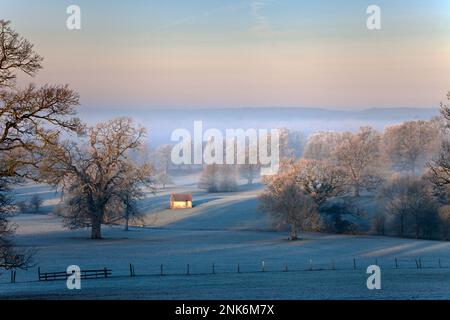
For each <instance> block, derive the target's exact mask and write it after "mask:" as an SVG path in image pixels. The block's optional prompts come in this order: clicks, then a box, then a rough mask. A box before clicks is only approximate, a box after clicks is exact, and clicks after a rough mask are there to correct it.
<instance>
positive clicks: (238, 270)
mask: <svg viewBox="0 0 450 320" xmlns="http://www.w3.org/2000/svg"><path fill="white" fill-rule="evenodd" d="M237 273H241V266H240V265H239V263H238V265H237Z"/></svg>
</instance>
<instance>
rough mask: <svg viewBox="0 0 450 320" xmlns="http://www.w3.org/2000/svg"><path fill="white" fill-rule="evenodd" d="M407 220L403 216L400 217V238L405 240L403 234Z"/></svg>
mask: <svg viewBox="0 0 450 320" xmlns="http://www.w3.org/2000/svg"><path fill="white" fill-rule="evenodd" d="M404 220H405V218H404V216H403V214H401V215H400V237H402V238H403V234H404V227H405V222H404Z"/></svg>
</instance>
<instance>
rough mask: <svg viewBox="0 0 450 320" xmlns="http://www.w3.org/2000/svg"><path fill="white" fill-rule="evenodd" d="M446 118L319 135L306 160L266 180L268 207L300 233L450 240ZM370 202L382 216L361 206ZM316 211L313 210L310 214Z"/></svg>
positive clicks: (288, 162) (291, 162) (445, 114)
mask: <svg viewBox="0 0 450 320" xmlns="http://www.w3.org/2000/svg"><path fill="white" fill-rule="evenodd" d="M441 107H442V117H438V118H435V119H432V120H430V121H421V120H420V121H408V122H404V123H401V124H398V125H393V126H389V127H387V128H386V129H385V130H384V131H383V132H378V131H376V130H375V129H373V128H371V127H362V128H360V130H359V131H358V132H356V133H352V132H319V133H316V134H314V135H312V136H310V137H309V139H308V141H307V143H306V145H305V148H304V151H303V156H302V157H301V158H300V159H295V157H290V158H289V157H288V158H285V159H283V164H282V168H281V170H280V172H279V173H278V175H276V176H273V177H266V178H265V179H264V183H265V191H264V192H263V194H262V195H261V196H260V201H261V208H262V209H263V210H264V211H266V212H268V213H269V214H270V215H271V216H272V218H273V219H274V221H275V222H276V223H278V224H280V225H288V226H290V228H291V238H292V239H295V238H297V231H298V230H303V231H308V230H323V231H328V232H338V233H360V232H363V230H361V228H359V226H358V225H357V224H356V223H355V222H354V221H355V220H357V218H359V219H363V220H369V221H368V222H369V223H370V225H371V228H370V230H368V231H366V232H369V233H376V234H383V235H384V234H389V235H398V236H401V237H414V238H426V239H445V240H448V238H449V229H450V228H449V226H450V210H449V206H448V201H449V196H450V192H449V190H450V189H449V187H448V185H449V181H450V179H449V167H450V161H449V159H450V155H449V131H448V130H449V126H450V125H449V118H450V117H449V111H448V110H449V108H448V105H445V104H442V106H441ZM362 196H364V197H365V198H368V199H369V201H370V202H371V205H373V206H375V207H376V208H377V209H376V211H377V212H376V214H375V215H372V216H371V215H369V214H368V213H367V212H365V210H364V208H361V206H360V205H359V204H360V203H361V199H360V198H361V197H362ZM304 208H308V210H304Z"/></svg>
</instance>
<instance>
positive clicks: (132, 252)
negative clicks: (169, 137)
mask: <svg viewBox="0 0 450 320" xmlns="http://www.w3.org/2000/svg"><path fill="white" fill-rule="evenodd" d="M188 187H189V186H184V188H188ZM180 189H182V187H178V189H177V190H180ZM257 191H258V190H256V189H252V188H248V190H246V191H245V190H244V191H243V192H240V193H230V194H206V193H202V192H200V191H199V192H198V193H194V198H195V199H196V201H197V202H196V207H195V208H194V209H191V210H181V211H170V210H167V209H166V207H167V199H168V193H169V192H170V189H169V190H167V191H166V192H165V193H160V194H157V195H155V196H150V195H149V196H148V198H147V199H146V200H145V201H144V202H143V204H142V207H143V208H145V210H146V212H147V217H146V221H145V226H144V227H138V226H135V227H133V228H132V229H131V231H128V232H127V231H124V230H123V227H122V226H112V227H105V228H104V239H103V240H98V241H93V240H90V239H88V237H89V232H88V231H87V230H78V231H69V230H66V229H64V228H63V227H62V225H61V221H60V219H59V218H57V217H55V216H53V215H51V214H50V213H49V212H47V211H50V210H51V208H52V206H53V205H54V204H55V203H57V201H58V200H57V194H56V193H55V192H54V191H52V190H50V189H49V188H48V187H46V186H29V187H24V188H22V189H20V190H17V191H16V193H17V195H16V196H17V197H18V198H20V197H26V196H27V195H28V194H30V193H36V192H39V193H40V194H41V195H42V197H43V198H44V199H46V201H45V202H44V211H43V213H42V214H21V215H18V216H16V217H15V218H14V222H16V223H17V224H18V225H19V229H18V232H17V235H16V241H17V244H18V245H19V246H21V247H26V248H34V249H35V250H36V255H35V262H36V266H35V267H34V268H32V269H29V270H27V271H21V270H19V271H17V283H15V284H11V283H9V282H10V274H9V272H3V273H2V274H1V275H0V298H2V299H17V298H18V299H28V298H39V299H41V298H42V299H448V298H450V243H448V242H439V241H427V240H411V239H399V238H391V237H377V236H349V235H330V234H318V233H311V234H303V235H302V239H301V240H299V241H295V242H290V241H288V240H286V238H287V235H286V233H284V232H277V231H274V230H272V229H271V227H270V224H269V222H268V221H267V219H266V217H265V216H264V215H262V214H261V213H259V212H258V210H257V201H256V194H257ZM419 258H420V261H421V263H422V268H420V269H418V268H417V264H416V261H417V260H418V259H419ZM395 259H397V266H396V265H395ZM375 263H377V264H378V265H379V266H380V267H381V270H382V290H379V291H376V290H373V291H372V290H368V289H367V287H366V280H367V276H368V275H367V274H366V268H367V266H369V265H371V264H375ZM73 264H75V265H79V266H80V267H81V269H100V268H103V267H107V268H109V269H111V270H112V277H111V278H108V279H97V280H83V281H82V290H79V291H77V290H75V291H71V290H68V289H67V288H66V285H65V281H55V282H39V281H37V280H38V274H37V268H38V267H40V269H41V271H42V272H55V271H64V270H65V269H66V268H67V266H69V265H73ZM129 264H133V266H134V268H135V273H136V277H130V276H129ZM188 264H189V267H188ZM263 264H264V267H263ZM161 265H162V267H163V276H161ZM213 265H214V267H213ZM188 268H189V275H188V274H186V273H187V272H188V271H187V269H188ZM213 268H214V274H213ZM286 270H287V271H286ZM238 271H239V273H238Z"/></svg>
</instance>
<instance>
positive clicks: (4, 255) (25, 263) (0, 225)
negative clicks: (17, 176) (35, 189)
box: [0, 177, 33, 269]
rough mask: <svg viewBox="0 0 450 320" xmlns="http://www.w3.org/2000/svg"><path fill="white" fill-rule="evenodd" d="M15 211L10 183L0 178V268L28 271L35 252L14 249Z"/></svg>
mask: <svg viewBox="0 0 450 320" xmlns="http://www.w3.org/2000/svg"><path fill="white" fill-rule="evenodd" d="M13 211H14V205H13V200H12V197H11V196H10V192H9V187H8V183H7V181H6V180H5V179H4V178H1V177H0V268H2V269H27V268H28V267H31V266H32V257H33V252H32V251H29V250H25V251H24V250H18V249H17V248H15V247H14V244H13V242H12V239H11V237H12V236H13V234H14V232H15V230H16V227H17V226H16V225H15V224H12V223H11V222H10V221H9V218H10V217H11V216H12V215H13Z"/></svg>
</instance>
